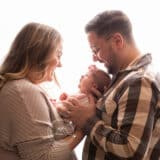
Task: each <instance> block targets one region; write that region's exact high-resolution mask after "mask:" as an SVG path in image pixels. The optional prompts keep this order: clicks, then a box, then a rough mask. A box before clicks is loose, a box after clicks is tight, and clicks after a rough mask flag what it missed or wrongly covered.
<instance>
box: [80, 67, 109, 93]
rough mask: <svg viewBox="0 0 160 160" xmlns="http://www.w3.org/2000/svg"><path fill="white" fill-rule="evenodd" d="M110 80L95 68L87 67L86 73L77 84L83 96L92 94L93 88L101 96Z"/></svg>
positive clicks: (105, 74) (107, 75)
mask: <svg viewBox="0 0 160 160" xmlns="http://www.w3.org/2000/svg"><path fill="white" fill-rule="evenodd" d="M110 81H111V78H110V76H109V74H107V73H106V72H105V71H103V70H101V69H98V68H97V67H95V66H94V67H93V66H92V67H89V69H88V72H87V73H86V74H85V75H82V76H81V78H80V82H79V86H78V87H79V89H80V92H82V93H85V94H93V90H92V89H93V88H95V89H97V90H98V91H99V92H100V93H101V94H103V93H104V92H105V90H106V89H107V88H108V86H109V84H110Z"/></svg>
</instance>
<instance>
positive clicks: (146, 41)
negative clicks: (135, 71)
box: [0, 0, 160, 159]
mask: <svg viewBox="0 0 160 160" xmlns="http://www.w3.org/2000/svg"><path fill="white" fill-rule="evenodd" d="M158 3H159V2H158V1H156V0H141V1H140V0H119V1H117V0H79V1H78V0H14V1H13V0H1V1H0V63H1V62H2V60H3V58H4V56H5V55H6V53H7V52H8V49H9V47H10V45H11V42H12V41H13V39H14V37H15V35H16V34H17V32H18V31H19V30H20V29H21V27H22V26H23V25H25V24H26V23H28V22H31V21H35V22H40V23H46V24H48V25H51V26H54V27H55V28H56V29H57V30H59V31H60V32H61V34H62V36H63V39H64V44H63V45H64V50H63V52H64V54H63V56H62V64H63V67H62V68H61V69H58V70H57V76H58V79H59V81H60V83H61V86H62V90H65V91H67V92H76V91H77V83H78V80H79V78H80V75H81V74H82V73H84V72H85V70H86V68H87V66H88V65H89V64H91V63H92V58H91V52H90V49H89V46H88V42H87V39H86V35H85V33H84V26H85V24H86V23H87V22H88V21H89V20H90V19H91V18H92V17H93V16H95V15H96V14H97V13H98V12H101V11H103V10H106V9H120V10H123V11H124V12H126V13H127V14H128V16H129V17H130V19H131V21H132V23H133V29H134V36H135V39H136V42H137V45H138V47H139V48H140V49H141V51H142V52H150V53H152V55H153V61H154V64H155V70H159V66H158V64H159V62H160V56H159V54H160V41H159V37H160V20H159V18H158V17H159V15H160V10H159V5H158ZM49 89H50V91H51V92H52V93H53V95H54V96H57V92H56V90H54V89H53V90H52V89H51V88H49ZM82 145H83V142H82V143H81V144H80V145H79V146H78V147H77V148H76V152H77V154H78V155H79V159H81V150H82Z"/></svg>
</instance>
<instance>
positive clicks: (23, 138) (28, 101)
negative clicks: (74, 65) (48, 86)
mask: <svg viewBox="0 0 160 160" xmlns="http://www.w3.org/2000/svg"><path fill="white" fill-rule="evenodd" d="M61 56H62V38H61V35H60V34H59V32H58V31H56V30H55V29H54V28H52V27H50V26H46V25H44V24H39V23H29V24H27V25H25V26H24V27H23V28H22V30H21V31H20V32H19V33H18V35H17V36H16V38H15V40H14V41H13V44H12V46H11V48H10V51H9V53H8V56H7V57H6V59H5V60H4V62H3V64H2V66H1V68H0V159H3V160H10V159H12V160H13V159H16V160H18V159H24V160H43V159H45V160H51V159H52V160H54V159H55V160H70V159H75V156H74V154H73V152H72V150H73V149H74V147H75V146H76V145H77V144H78V143H79V142H80V141H81V139H82V138H83V135H82V133H81V132H80V131H75V134H74V136H68V137H67V138H64V139H61V140H56V139H55V138H54V133H53V129H54V125H53V124H52V122H53V121H54V120H55V119H56V118H58V114H57V112H56V110H55V107H53V106H52V104H51V103H50V101H49V99H48V97H47V95H45V92H43V90H42V89H41V88H40V87H39V84H40V83H41V82H45V81H51V80H55V78H54V77H55V76H53V75H54V74H53V73H54V70H55V69H56V68H57V67H61V62H60V58H61Z"/></svg>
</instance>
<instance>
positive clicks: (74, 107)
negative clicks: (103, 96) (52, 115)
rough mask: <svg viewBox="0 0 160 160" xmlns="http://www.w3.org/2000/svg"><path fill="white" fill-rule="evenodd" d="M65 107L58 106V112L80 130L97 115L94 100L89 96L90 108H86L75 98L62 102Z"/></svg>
mask: <svg viewBox="0 0 160 160" xmlns="http://www.w3.org/2000/svg"><path fill="white" fill-rule="evenodd" d="M62 104H63V105H60V106H57V110H58V112H59V113H60V115H63V117H64V118H67V119H69V120H71V121H72V122H73V123H74V124H75V125H76V126H77V127H78V128H83V127H84V125H85V123H86V121H87V120H88V119H89V118H91V117H93V116H94V115H95V114H96V106H95V102H94V98H93V97H92V96H89V103H88V106H86V105H85V106H84V105H82V104H81V103H80V101H79V100H78V99H77V98H75V97H68V99H67V100H65V101H62Z"/></svg>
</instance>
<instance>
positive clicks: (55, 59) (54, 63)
mask: <svg viewBox="0 0 160 160" xmlns="http://www.w3.org/2000/svg"><path fill="white" fill-rule="evenodd" d="M61 56H62V44H61V43H60V44H59V45H58V46H57V49H56V50H55V51H53V53H51V61H50V63H49V64H48V68H47V71H46V72H47V75H46V80H47V81H51V80H53V73H54V71H55V69H56V68H57V67H61V66H62V64H61Z"/></svg>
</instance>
